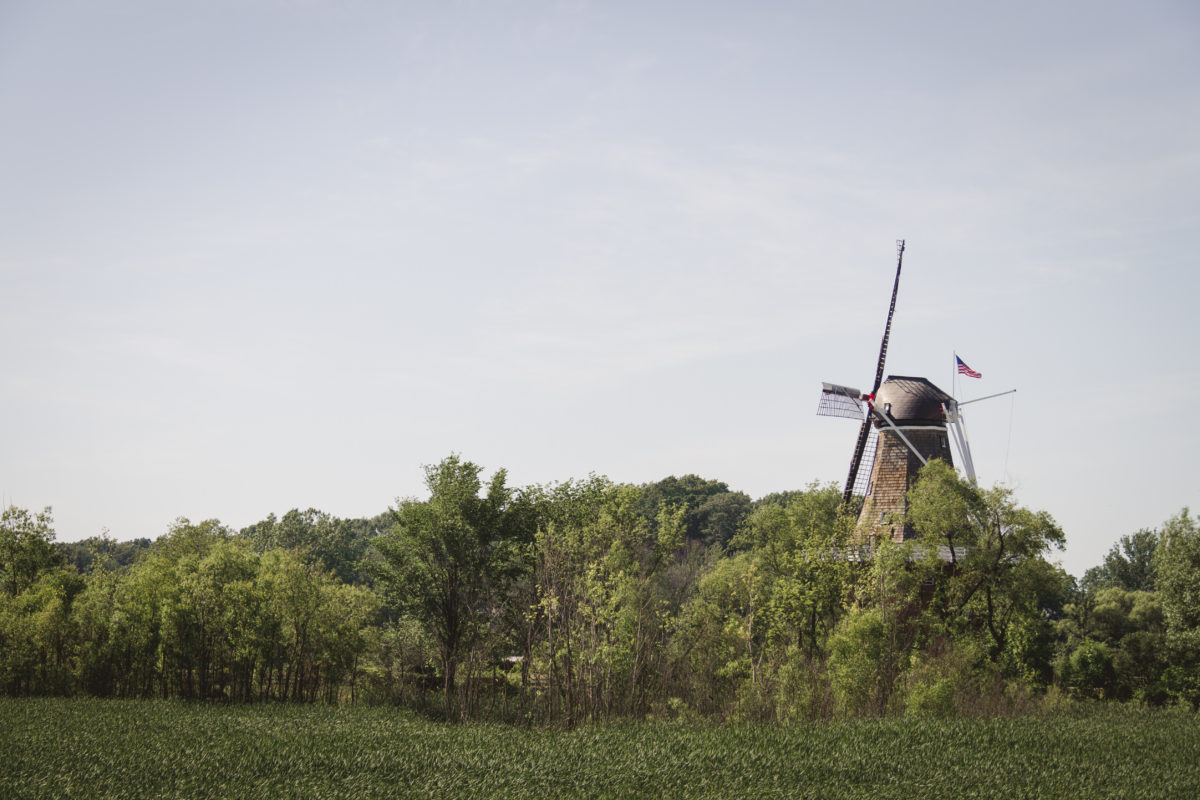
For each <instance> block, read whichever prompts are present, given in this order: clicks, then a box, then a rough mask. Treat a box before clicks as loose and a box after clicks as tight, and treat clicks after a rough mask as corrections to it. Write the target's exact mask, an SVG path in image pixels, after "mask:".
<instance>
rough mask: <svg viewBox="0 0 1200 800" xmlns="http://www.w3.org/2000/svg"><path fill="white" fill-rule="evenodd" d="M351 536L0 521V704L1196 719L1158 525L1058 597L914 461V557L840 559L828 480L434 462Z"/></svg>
mask: <svg viewBox="0 0 1200 800" xmlns="http://www.w3.org/2000/svg"><path fill="white" fill-rule="evenodd" d="M425 489H426V496H424V497H420V498H403V499H398V500H397V502H396V505H395V506H394V507H393V508H391V509H388V510H387V511H384V512H382V513H381V514H377V515H375V516H374V517H369V518H368V517H363V518H357V519H340V518H337V517H334V516H332V515H330V514H327V513H325V512H321V511H318V510H316V509H312V508H309V509H307V510H300V509H292V510H290V511H287V512H286V513H284V514H283V516H282V517H276V516H275V515H273V514H272V515H269V516H268V517H267V518H266V519H264V520H261V521H260V522H257V523H255V524H253V525H250V526H247V527H246V528H244V529H242V530H241V531H239V532H236V533H235V532H234V531H233V530H232V529H230V528H229V527H228V526H226V525H224V524H223V523H221V522H220V521H219V520H215V519H209V520H201V521H198V522H192V521H190V520H187V519H179V520H176V521H175V522H174V523H173V524H172V525H171V526H170V527H169V528H168V530H166V531H165V532H164V533H163V535H161V536H160V537H158V538H157V539H155V540H154V541H149V540H146V539H142V540H136V541H132V542H115V541H113V540H112V539H111V538H109V537H108V536H107V535H104V536H99V537H92V538H91V539H87V540H84V541H82V542H74V543H69V544H59V543H56V542H55V541H54V539H55V531H54V526H53V519H52V517H51V513H50V510H49V509H46V510H44V511H42V512H40V513H31V512H29V511H26V510H24V509H20V508H15V507H10V508H8V509H6V510H4V512H3V514H2V515H0V694H8V695H37V694H89V695H97V696H115V697H149V696H157V697H168V698H170V697H179V698H194V699H204V700H220V701H257V700H288V701H303V702H312V701H321V702H342V701H352V702H353V701H358V700H364V701H370V702H386V703H396V704H403V705H406V706H409V707H412V708H414V709H416V710H418V711H420V712H422V713H425V714H429V715H438V716H444V717H445V718H447V719H454V720H467V719H481V718H488V719H504V720H511V721H517V720H520V721H523V722H539V723H551V724H561V725H566V726H573V725H576V724H579V723H581V722H587V721H597V720H605V719H614V718H623V717H631V718H642V717H645V716H647V715H651V716H660V717H661V716H678V717H687V716H693V715H705V716H713V717H718V718H726V719H775V720H786V719H797V718H803V719H824V718H830V717H838V716H858V715H875V714H901V713H903V714H955V713H972V714H973V713H987V712H988V710H999V709H1017V710H1019V709H1021V708H1028V707H1031V705H1030V704H1036V703H1038V702H1040V700H1039V698H1040V697H1041V695H1042V693H1043V692H1044V691H1045V690H1046V689H1048V688H1050V687H1056V690H1057V691H1056V692H1052V693H1050V694H1049V695H1047V696H1048V697H1050V698H1054V697H1057V698H1060V699H1058V700H1054V702H1063V701H1062V699H1061V698H1063V697H1066V698H1091V699H1112V700H1126V701H1135V702H1141V703H1147V704H1162V703H1181V704H1187V705H1190V706H1192V707H1193V708H1198V707H1200V678H1198V677H1197V676H1200V611H1198V610H1197V609H1198V608H1200V606H1198V604H1197V602H1196V598H1198V597H1200V530H1198V528H1197V524H1196V521H1195V520H1194V519H1193V518H1192V517H1191V515H1190V512H1189V511H1188V510H1187V509H1184V510H1182V511H1181V512H1180V513H1179V514H1178V515H1176V516H1175V517H1172V518H1170V519H1169V520H1167V521H1166V522H1165V523H1164V524H1163V525H1162V526H1161V527H1160V528H1158V529H1156V530H1141V531H1137V532H1135V533H1132V534H1130V535H1128V536H1125V537H1122V538H1121V540H1120V541H1118V542H1117V543H1116V544H1115V545H1114V546H1113V548H1112V549H1111V550H1110V552H1109V553H1108V554H1107V556H1106V557H1105V559H1104V562H1103V563H1102V564H1100V565H1098V566H1097V567H1096V568H1094V569H1092V570H1089V571H1088V573H1087V574H1086V575H1085V576H1084V578H1083V580H1081V581H1078V582H1077V581H1076V580H1075V579H1074V578H1072V577H1071V576H1070V575H1067V574H1066V573H1065V572H1063V570H1062V569H1061V568H1060V567H1059V566H1057V565H1056V564H1055V563H1052V562H1051V561H1049V560H1048V558H1049V557H1050V556H1051V554H1052V553H1053V552H1054V550H1056V549H1057V548H1059V547H1061V546H1062V543H1063V541H1064V537H1063V533H1062V531H1061V529H1059V528H1058V526H1057V525H1056V524H1055V522H1054V520H1053V518H1052V517H1051V516H1050V515H1049V514H1047V513H1046V512H1044V511H1035V510H1031V509H1027V508H1024V507H1022V506H1020V505H1019V504H1018V503H1017V502H1016V499H1015V498H1014V496H1013V495H1012V493H1011V492H1010V491H1008V490H1006V489H1002V488H992V489H983V488H979V487H976V486H974V485H972V484H970V483H968V482H966V481H965V480H963V479H962V478H960V477H959V476H958V475H957V474H956V473H955V472H954V470H953V469H951V468H950V467H949V466H948V465H946V464H944V463H942V462H939V461H933V462H931V463H930V464H929V465H927V466H926V467H925V468H924V469H923V470H922V471H921V473H920V475H919V477H918V479H917V480H916V482H915V483H914V484H913V486H912V487H911V489H910V490H909V493H908V498H907V499H908V512H907V517H906V520H905V522H906V524H907V526H908V528H909V529H910V530H912V531H914V532H915V534H916V535H915V537H914V538H912V539H910V540H908V541H905V542H903V543H899V544H897V543H894V542H892V541H890V540H888V541H883V542H874V543H873V544H872V545H869V546H865V542H866V539H865V537H864V536H863V534H862V532H861V531H859V530H857V529H856V526H857V515H856V513H855V508H854V507H853V506H852V505H851V506H849V507H847V505H846V504H843V502H842V498H841V493H840V492H839V491H838V489H837V487H836V486H833V485H832V484H826V485H821V484H812V485H809V486H807V487H805V488H802V489H796V490H791V491H786V492H778V493H775V494H772V495H768V496H766V497H763V498H760V499H759V500H757V501H752V500H751V499H750V498H749V497H748V496H747V495H745V494H744V493H742V492H736V491H731V490H730V489H729V487H728V485H727V484H725V483H723V482H721V481H716V480H708V479H703V478H700V477H698V476H696V475H684V476H683V477H681V478H677V477H674V476H672V477H668V478H665V479H663V480H662V481H658V482H655V483H651V484H645V485H641V486H636V485H629V484H617V483H614V482H612V481H611V480H609V479H607V478H603V477H597V476H590V477H588V478H587V479H585V480H581V481H567V482H564V483H559V484H549V485H545V486H528V487H514V486H511V485H509V483H508V476H507V474H506V472H505V471H504V470H503V469H498V470H496V471H494V472H492V473H490V476H489V475H487V474H486V473H485V470H484V469H483V467H481V466H480V465H478V464H475V463H473V462H470V461H467V460H465V459H463V458H462V457H460V456H457V455H451V456H449V457H447V458H445V459H443V460H442V461H441V462H439V463H437V464H433V465H429V466H427V467H426V468H425Z"/></svg>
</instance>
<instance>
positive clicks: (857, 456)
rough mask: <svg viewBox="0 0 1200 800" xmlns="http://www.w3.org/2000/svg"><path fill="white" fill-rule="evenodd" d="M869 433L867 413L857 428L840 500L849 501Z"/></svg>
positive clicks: (869, 422) (869, 421)
mask: <svg viewBox="0 0 1200 800" xmlns="http://www.w3.org/2000/svg"><path fill="white" fill-rule="evenodd" d="M870 435H871V417H870V416H869V415H868V416H867V418H866V419H864V420H863V423H862V427H861V428H859V429H858V441H857V442H856V443H855V445H854V458H853V459H851V460H850V473H849V474H848V475H847V476H846V488H845V489H843V490H842V502H843V503H849V502H850V497H851V495H853V494H854V484H855V481H857V480H858V468H859V465H860V464H861V463H862V457H863V450H865V449H866V446H867V438H868V437H869V436H870Z"/></svg>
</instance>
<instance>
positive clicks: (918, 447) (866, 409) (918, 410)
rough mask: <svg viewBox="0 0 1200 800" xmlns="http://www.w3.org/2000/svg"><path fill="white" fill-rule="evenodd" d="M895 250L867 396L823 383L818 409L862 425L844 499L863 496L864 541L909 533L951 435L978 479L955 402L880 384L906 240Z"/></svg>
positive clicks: (907, 386) (895, 381)
mask: <svg viewBox="0 0 1200 800" xmlns="http://www.w3.org/2000/svg"><path fill="white" fill-rule="evenodd" d="M896 248H897V257H896V280H895V283H894V284H893V285H892V303H891V306H890V307H889V308H888V316H887V324H886V325H885V326H884V329H883V343H882V345H881V346H880V348H879V361H878V364H877V365H876V368H875V383H874V385H873V386H872V388H871V391H870V392H860V391H859V390H858V389H852V388H850V387H848V386H840V385H837V384H832V383H825V384H822V389H821V402H820V405H819V406H818V409H817V413H818V414H820V415H823V416H832V417H848V418H850V419H859V420H861V421H862V426H861V427H860V428H859V431H858V440H857V442H856V444H855V447H854V456H853V458H852V459H851V460H850V472H849V474H848V475H847V476H846V486H845V489H844V491H843V493H842V500H843V502H845V503H847V504H848V503H850V501H851V499H852V498H853V497H855V496H860V497H862V499H863V503H862V511H861V512H860V513H859V517H858V526H857V535H858V536H859V537H861V538H862V539H863V540H865V541H867V542H870V541H871V540H873V539H874V538H876V537H881V536H887V537H889V538H891V539H893V540H894V541H898V542H899V541H903V540H905V539H907V538H909V537H911V536H912V535H913V534H912V530H911V529H909V528H908V527H907V526H906V525H905V524H904V515H905V512H906V511H907V506H908V503H907V499H906V494H907V492H908V490H909V488H910V487H911V486H912V484H913V481H915V480H916V477H917V473H918V472H919V471H920V469H921V467H922V466H924V465H925V463H926V462H928V461H929V460H930V459H933V458H940V459H942V460H943V461H946V462H947V463H949V464H951V465H953V463H954V459H953V457H952V455H951V450H950V438H951V436H953V437H954V444H955V446H956V448H957V449H958V452H959V455H960V457H961V460H962V464H963V469H964V471H965V472H966V474H967V476H968V478H969V479H970V480H971V481H972V482H974V480H975V470H974V466H973V464H972V462H971V452H970V447H969V444H968V442H967V438H966V431H965V429H964V428H963V426H962V422H961V414H960V412H959V410H958V403H957V402H956V401H955V400H954V398H953V397H951V396H950V395H948V394H946V393H945V392H943V391H942V390H941V389H939V388H938V387H937V386H935V385H934V384H933V383H931V382H930V381H929V380H928V379H926V378H916V377H903V376H899V375H894V376H893V375H889V376H888V378H887V380H884V379H883V373H884V369H883V368H884V362H885V360H886V359H887V348H888V339H889V337H890V336H891V331H892V317H893V315H894V314H895V312H896V294H897V292H898V291H899V289H900V269H901V267H902V266H903V263H904V241H903V240H900V241H898V242H897V243H896Z"/></svg>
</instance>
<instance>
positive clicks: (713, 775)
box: [0, 699, 1200, 800]
mask: <svg viewBox="0 0 1200 800" xmlns="http://www.w3.org/2000/svg"><path fill="white" fill-rule="evenodd" d="M937 796H943V797H944V796H953V797H995V798H1019V797H1029V798H1034V797H1036V798H1051V797H1064V798H1067V797H1070V798H1078V797H1087V798H1104V797H1113V798H1118V797H1119V798H1129V797H1138V798H1191V797H1200V718H1198V717H1197V716H1196V715H1193V714H1188V713H1183V712H1152V711H1146V710H1141V709H1136V708H1122V707H1109V708H1096V709H1093V710H1083V711H1078V712H1072V713H1070V714H1066V715H1062V716H1057V717H1026V718H1017V719H1003V718H1001V719H952V720H934V719H912V718H906V719H883V720H861V721H853V722H844V723H835V724H824V725H815V724H798V725H789V726H772V725H748V724H745V725H717V724H699V723H687V724H684V723H672V722H642V723H623V724H616V725H607V726H600V727H588V728H583V729H578V730H574V731H557V730H539V729H527V728H516V727H503V726H497V725H477V724H475V725H447V724H441V723H433V722H429V721H426V720H423V719H420V718H417V717H414V716H413V715H411V714H410V713H407V712H397V711H395V710H392V709H387V708H362V707H357V708H355V707H324V706H304V705H257V706H213V705H198V704H194V705H188V704H182V703H171V702H154V701H100V700H54V699H33V700H13V699H0V797H3V798H6V800H18V799H19V798H60V797H87V798H106V797H112V798H117V797H120V798H139V797H145V798H164V797H179V798H185V797H186V798H210V797H211V798H224V797H229V798H276V797H293V798H334V797H346V798H367V797H465V798H473V799H474V800H479V799H480V798H483V797H505V798H507V797H537V798H542V799H543V800H544V799H545V798H553V797H672V798H686V797H737V798H744V797H839V798H843V797H863V798H866V797H870V798H904V799H905V800H913V799H914V798H921V797H937Z"/></svg>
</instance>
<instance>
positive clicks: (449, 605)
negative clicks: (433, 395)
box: [374, 455, 526, 714]
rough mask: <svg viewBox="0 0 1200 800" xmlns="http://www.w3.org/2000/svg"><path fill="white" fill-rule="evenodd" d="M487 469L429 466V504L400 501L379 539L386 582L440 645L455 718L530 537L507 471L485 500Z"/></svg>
mask: <svg viewBox="0 0 1200 800" xmlns="http://www.w3.org/2000/svg"><path fill="white" fill-rule="evenodd" d="M481 471H482V468H481V467H479V466H477V465H476V464H473V463H471V462H469V461H463V460H461V459H460V458H459V457H458V456H457V455H452V456H449V457H447V458H445V459H443V460H442V461H441V463H439V464H436V465H431V466H427V467H426V468H425V485H426V487H427V488H428V489H429V493H430V496H429V499H428V500H426V501H418V500H402V501H399V502H398V505H397V508H396V509H395V515H396V523H395V525H394V526H393V528H392V529H391V531H389V532H388V533H387V534H385V535H383V536H380V537H378V538H377V539H376V540H375V541H374V546H375V549H376V550H377V551H378V553H379V554H380V556H381V557H382V559H381V562H380V566H379V568H378V572H379V579H380V581H381V583H382V584H383V585H384V586H385V587H386V589H387V590H388V592H389V594H390V595H391V597H392V598H394V599H395V601H396V602H398V604H399V606H400V607H401V608H402V609H404V610H405V611H407V612H408V613H411V614H413V615H414V616H415V617H416V618H417V619H419V620H421V622H422V623H423V624H424V625H425V626H426V627H427V629H428V630H429V633H430V635H431V636H432V638H433V640H434V641H435V642H436V644H437V647H438V652H439V657H440V660H441V667H442V676H443V691H444V693H445V696H446V698H447V714H449V713H450V705H449V699H450V697H451V695H452V694H453V693H454V691H455V685H456V681H455V673H456V669H457V666H458V664H459V662H460V660H461V659H463V658H464V657H465V656H466V654H467V652H468V651H469V650H470V649H471V648H472V647H473V646H474V645H475V644H476V643H477V642H478V641H479V640H480V638H481V636H482V635H483V634H484V632H485V630H486V628H487V627H488V625H489V622H490V621H491V620H492V619H493V617H495V616H496V613H497V609H496V603H497V600H498V598H500V597H501V596H502V591H503V589H504V587H505V583H506V578H508V577H509V576H510V575H511V569H512V565H513V561H514V560H515V546H516V545H517V543H518V542H519V541H520V539H521V538H522V537H523V536H524V535H525V534H526V531H523V530H521V529H520V527H519V526H518V525H517V524H516V522H517V521H518V520H517V519H515V518H514V515H513V514H512V513H511V509H512V507H513V492H512V490H510V489H509V488H508V487H506V486H505V478H506V473H505V471H504V470H498V471H497V472H496V473H495V474H494V475H493V476H492V480H491V481H490V483H489V484H488V487H487V492H486V494H484V495H483V496H480V492H481V490H482V488H483V486H482V483H481V481H480V477H479V474H480V472H481Z"/></svg>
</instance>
